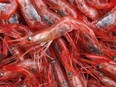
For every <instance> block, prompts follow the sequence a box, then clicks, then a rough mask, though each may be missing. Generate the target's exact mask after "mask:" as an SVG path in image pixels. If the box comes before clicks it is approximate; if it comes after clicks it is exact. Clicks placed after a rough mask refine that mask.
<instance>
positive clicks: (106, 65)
mask: <svg viewBox="0 0 116 87" xmlns="http://www.w3.org/2000/svg"><path fill="white" fill-rule="evenodd" d="M97 57H98V58H97ZM87 58H89V59H91V60H94V62H93V61H89V60H87V62H89V63H90V64H92V65H93V66H96V67H98V70H100V71H101V72H103V73H105V74H107V75H108V76H110V77H111V78H112V79H116V73H115V72H116V62H115V61H112V60H110V59H106V58H100V57H99V56H96V57H94V56H93V57H92V56H90V57H89V56H88V57H87ZM101 60H102V62H100V61H101Z"/></svg>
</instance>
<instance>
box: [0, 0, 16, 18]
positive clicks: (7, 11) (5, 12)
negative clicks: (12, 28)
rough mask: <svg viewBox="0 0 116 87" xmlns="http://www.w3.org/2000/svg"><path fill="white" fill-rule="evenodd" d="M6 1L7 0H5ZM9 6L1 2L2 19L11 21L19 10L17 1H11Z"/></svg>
mask: <svg viewBox="0 0 116 87" xmlns="http://www.w3.org/2000/svg"><path fill="white" fill-rule="evenodd" d="M4 1H5V0H4ZM9 2H10V3H9V4H6V3H1V2H0V18H1V19H9V18H10V17H11V16H12V14H14V13H15V12H16V10H17V8H18V2H17V0H9Z"/></svg>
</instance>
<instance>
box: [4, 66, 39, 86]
mask: <svg viewBox="0 0 116 87" xmlns="http://www.w3.org/2000/svg"><path fill="white" fill-rule="evenodd" d="M3 70H7V71H11V72H16V73H18V72H19V73H22V74H24V75H26V78H25V80H24V81H25V84H26V85H27V86H33V87H37V86H38V85H39V84H38V80H37V78H36V77H35V76H34V74H33V73H31V72H29V71H28V70H26V69H25V68H23V67H21V66H16V65H15V66H12V65H10V66H4V67H3Z"/></svg>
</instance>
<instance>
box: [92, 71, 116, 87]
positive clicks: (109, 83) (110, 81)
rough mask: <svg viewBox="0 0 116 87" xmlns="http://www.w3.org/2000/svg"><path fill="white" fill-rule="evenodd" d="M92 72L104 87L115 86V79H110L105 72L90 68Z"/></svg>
mask: <svg viewBox="0 0 116 87" xmlns="http://www.w3.org/2000/svg"><path fill="white" fill-rule="evenodd" d="M92 72H93V73H94V75H95V76H96V77H97V78H98V79H99V80H100V82H102V84H103V85H105V87H115V86H116V82H115V80H113V79H111V78H110V77H108V76H106V75H105V74H103V73H100V72H99V71H97V70H95V69H92Z"/></svg>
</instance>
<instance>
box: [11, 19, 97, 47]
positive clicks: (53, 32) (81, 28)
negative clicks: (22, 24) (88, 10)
mask: <svg viewBox="0 0 116 87" xmlns="http://www.w3.org/2000/svg"><path fill="white" fill-rule="evenodd" d="M72 30H77V31H78V32H83V33H84V34H85V35H86V34H90V36H89V38H91V39H93V40H94V41H90V42H91V43H92V44H94V46H98V48H99V42H98V41H97V39H96V37H95V35H94V33H93V31H92V30H91V29H90V28H89V27H87V26H86V25H85V24H84V23H83V22H82V21H80V20H77V19H75V18H73V17H63V18H62V19H61V22H58V23H56V24H54V25H52V26H51V27H49V28H47V29H46V30H42V31H39V32H36V33H34V34H32V35H27V36H25V37H22V38H20V39H16V40H14V41H13V40H11V41H10V42H17V41H18V42H19V41H20V42H19V43H20V44H22V45H25V44H28V43H38V44H40V43H43V42H44V43H46V42H49V41H52V40H54V39H57V38H59V37H61V36H63V35H65V34H66V33H68V32H71V31H72ZM85 32H86V33H85Z"/></svg>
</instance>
